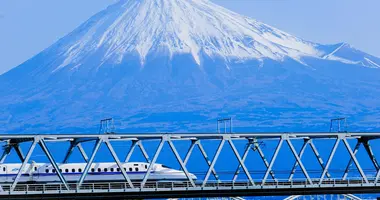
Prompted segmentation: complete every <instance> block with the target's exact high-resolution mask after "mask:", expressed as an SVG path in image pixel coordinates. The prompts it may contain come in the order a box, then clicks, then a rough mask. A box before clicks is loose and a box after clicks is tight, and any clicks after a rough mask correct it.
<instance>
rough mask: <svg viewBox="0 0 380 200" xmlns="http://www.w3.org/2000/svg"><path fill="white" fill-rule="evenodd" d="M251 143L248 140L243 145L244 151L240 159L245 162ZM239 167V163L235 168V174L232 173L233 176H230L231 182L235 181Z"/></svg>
mask: <svg viewBox="0 0 380 200" xmlns="http://www.w3.org/2000/svg"><path fill="white" fill-rule="evenodd" d="M252 145H253V144H252V143H251V142H248V144H247V146H246V147H245V150H244V153H243V157H242V159H241V160H242V161H243V162H245V159H246V158H247V156H248V153H249V150H250V149H251V147H252ZM240 167H241V165H240V164H239V166H238V167H237V169H236V170H235V174H234V177H233V178H232V182H235V181H236V179H237V177H238V175H239V173H240Z"/></svg>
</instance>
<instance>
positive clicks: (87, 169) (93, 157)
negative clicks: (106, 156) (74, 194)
mask: <svg viewBox="0 0 380 200" xmlns="http://www.w3.org/2000/svg"><path fill="white" fill-rule="evenodd" d="M102 143H103V139H102V138H98V140H97V141H96V143H95V146H94V149H93V150H92V155H91V157H90V159H89V160H88V162H87V165H86V167H85V168H84V170H83V173H82V176H81V177H80V178H79V181H78V184H77V189H80V186H81V185H82V183H83V181H84V179H85V178H86V176H87V173H88V171H89V170H90V168H91V165H92V163H93V162H94V159H95V156H96V153H97V152H98V150H99V148H100V145H101V144H102Z"/></svg>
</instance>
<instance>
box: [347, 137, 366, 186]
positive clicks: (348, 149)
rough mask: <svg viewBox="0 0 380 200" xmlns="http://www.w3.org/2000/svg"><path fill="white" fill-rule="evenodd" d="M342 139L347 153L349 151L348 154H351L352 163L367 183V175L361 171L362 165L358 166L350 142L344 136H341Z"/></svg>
mask: <svg viewBox="0 0 380 200" xmlns="http://www.w3.org/2000/svg"><path fill="white" fill-rule="evenodd" d="M342 140H343V143H344V145H345V146H346V148H347V151H348V153H350V156H351V158H352V160H353V161H354V163H355V165H356V168H357V169H358V171H359V173H360V175H361V176H362V178H363V179H364V181H365V182H366V183H369V182H368V179H367V176H366V175H365V174H364V172H363V170H362V167H361V166H360V164H359V162H358V160H357V159H356V156H355V155H354V153H353V152H352V149H351V147H350V144H349V143H348V142H347V139H346V138H343V139H342Z"/></svg>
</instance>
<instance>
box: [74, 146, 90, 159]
mask: <svg viewBox="0 0 380 200" xmlns="http://www.w3.org/2000/svg"><path fill="white" fill-rule="evenodd" d="M77 148H78V150H79V152H80V154H81V155H82V157H83V159H84V161H86V162H88V156H87V154H86V151H84V149H83V147H82V144H81V143H78V144H77Z"/></svg>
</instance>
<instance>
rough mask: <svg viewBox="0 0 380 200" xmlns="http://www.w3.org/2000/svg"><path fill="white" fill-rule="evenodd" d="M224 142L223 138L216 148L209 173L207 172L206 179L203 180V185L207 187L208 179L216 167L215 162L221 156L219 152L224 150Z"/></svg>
mask: <svg viewBox="0 0 380 200" xmlns="http://www.w3.org/2000/svg"><path fill="white" fill-rule="evenodd" d="M224 143H225V139H224V138H223V139H222V140H221V141H220V143H219V146H218V149H217V150H216V152H215V155H214V158H213V159H212V162H211V165H210V167H209V168H208V171H207V174H206V176H205V179H204V180H203V183H202V187H205V186H206V183H207V181H208V178H209V177H210V174H211V172H212V170H213V169H214V166H215V163H216V161H217V160H218V158H219V154H220V152H221V151H222V148H223V146H224Z"/></svg>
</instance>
